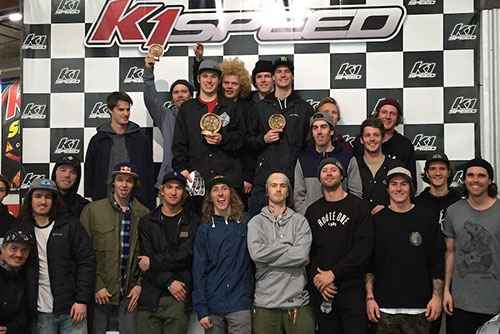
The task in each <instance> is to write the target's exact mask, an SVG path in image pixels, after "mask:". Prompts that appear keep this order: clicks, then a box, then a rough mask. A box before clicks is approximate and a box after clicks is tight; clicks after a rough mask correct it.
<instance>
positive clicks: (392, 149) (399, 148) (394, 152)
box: [353, 130, 417, 187]
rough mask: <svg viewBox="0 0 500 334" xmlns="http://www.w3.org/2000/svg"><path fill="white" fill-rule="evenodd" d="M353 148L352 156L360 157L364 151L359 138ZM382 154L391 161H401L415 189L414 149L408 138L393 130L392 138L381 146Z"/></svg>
mask: <svg viewBox="0 0 500 334" xmlns="http://www.w3.org/2000/svg"><path fill="white" fill-rule="evenodd" d="M353 147H354V155H355V156H356V157H357V158H359V157H362V156H363V154H364V152H365V149H364V147H363V144H361V141H360V140H359V136H357V137H356V139H354V141H353ZM382 153H384V154H385V155H387V156H388V157H389V158H391V159H397V160H399V161H401V162H402V163H403V164H404V166H405V167H406V168H407V169H408V170H409V171H410V172H411V178H412V179H413V185H414V186H415V187H417V166H416V161H415V148H414V147H413V144H412V143H411V141H410V140H409V139H408V138H406V137H405V136H403V135H401V134H400V133H399V132H397V131H396V130H394V136H392V137H391V139H389V140H388V141H386V142H385V143H383V144H382Z"/></svg>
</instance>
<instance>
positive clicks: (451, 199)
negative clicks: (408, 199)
mask: <svg viewBox="0 0 500 334" xmlns="http://www.w3.org/2000/svg"><path fill="white" fill-rule="evenodd" d="M429 190H430V187H427V188H425V189H424V190H423V191H422V192H421V193H420V194H419V195H418V196H417V197H415V199H414V200H413V202H414V203H415V204H416V205H419V206H421V207H424V208H426V209H427V210H429V211H430V212H432V213H433V214H434V215H435V216H436V218H439V224H440V225H441V229H442V228H443V222H444V216H445V214H446V209H448V207H449V206H450V205H452V204H453V203H455V202H456V201H458V200H459V199H460V198H461V197H460V195H459V194H458V192H457V191H456V190H455V189H454V188H448V190H449V191H448V193H447V194H446V195H445V196H441V197H436V196H434V195H432V194H431V193H430V192H429Z"/></svg>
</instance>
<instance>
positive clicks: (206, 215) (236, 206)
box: [201, 188, 245, 222]
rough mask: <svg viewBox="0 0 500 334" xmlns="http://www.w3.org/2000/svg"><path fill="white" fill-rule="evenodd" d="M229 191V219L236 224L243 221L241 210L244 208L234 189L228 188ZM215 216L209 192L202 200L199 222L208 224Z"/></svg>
mask: <svg viewBox="0 0 500 334" xmlns="http://www.w3.org/2000/svg"><path fill="white" fill-rule="evenodd" d="M229 189H230V191H231V195H230V198H229V205H230V206H231V217H233V219H234V220H236V221H238V222H242V221H243V210H244V208H245V206H244V205H243V202H242V201H241V199H240V196H238V193H237V192H236V190H234V188H229ZM214 214H215V209H214V202H213V201H212V196H211V194H210V193H209V192H207V193H206V194H205V198H204V199H203V204H202V206H201V220H202V221H203V222H208V221H210V219H211V218H212V216H213V215H214Z"/></svg>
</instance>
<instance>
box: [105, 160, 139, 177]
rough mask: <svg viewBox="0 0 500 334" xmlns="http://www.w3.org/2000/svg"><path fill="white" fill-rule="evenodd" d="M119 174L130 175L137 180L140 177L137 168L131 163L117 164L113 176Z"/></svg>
mask: <svg viewBox="0 0 500 334" xmlns="http://www.w3.org/2000/svg"><path fill="white" fill-rule="evenodd" d="M117 174H129V175H132V176H134V177H137V178H138V177H139V174H137V168H135V166H134V165H132V164H131V163H129V162H120V163H118V164H116V166H115V168H114V169H113V173H111V176H115V175H117Z"/></svg>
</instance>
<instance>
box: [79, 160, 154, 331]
mask: <svg viewBox="0 0 500 334" xmlns="http://www.w3.org/2000/svg"><path fill="white" fill-rule="evenodd" d="M110 184H111V187H112V189H113V192H112V193H111V194H110V195H109V197H108V198H105V199H102V200H99V201H95V202H93V203H91V204H89V205H87V206H86V207H85V209H84V210H83V212H82V215H81V217H80V220H81V222H82V224H83V226H84V227H85V229H86V230H87V232H88V233H89V235H90V237H91V239H92V241H93V243H94V249H95V253H96V262H97V268H98V269H97V275H96V284H95V296H94V297H95V298H94V299H95V303H96V305H95V309H94V316H93V319H90V320H91V321H92V332H93V333H96V334H98V333H103V334H104V333H106V330H107V326H108V320H109V317H110V316H111V315H112V314H115V315H116V317H117V319H118V329H119V331H120V333H130V334H133V333H135V318H136V312H135V308H136V306H137V300H138V299H139V295H140V294H141V276H140V270H139V267H138V256H139V254H140V253H139V237H138V225H139V219H140V218H142V217H143V216H145V215H146V214H147V213H148V209H147V208H146V207H145V206H143V205H142V204H141V203H140V202H139V201H138V200H137V199H136V198H135V196H134V195H135V192H136V190H137V187H138V186H139V175H138V174H137V170H136V169H135V167H134V166H133V165H132V164H130V163H125V162H124V163H119V164H117V165H116V166H115V168H114V170H113V173H112V176H111V180H110Z"/></svg>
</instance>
